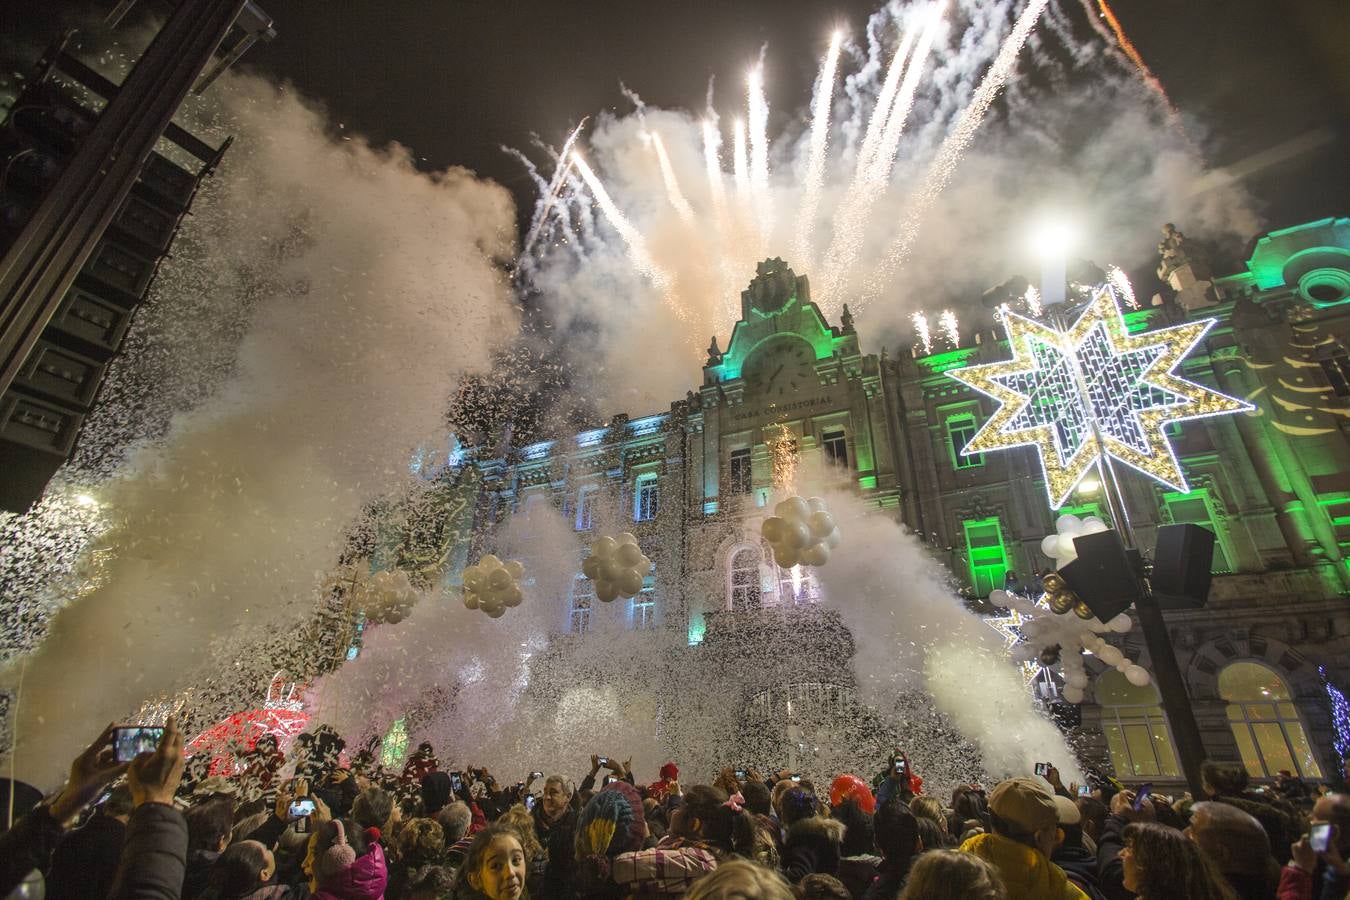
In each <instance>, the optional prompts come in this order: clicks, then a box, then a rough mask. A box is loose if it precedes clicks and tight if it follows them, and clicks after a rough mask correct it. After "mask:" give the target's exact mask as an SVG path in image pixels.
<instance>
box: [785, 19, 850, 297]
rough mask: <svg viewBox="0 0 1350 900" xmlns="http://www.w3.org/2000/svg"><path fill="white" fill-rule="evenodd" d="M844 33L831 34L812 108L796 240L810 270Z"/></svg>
mask: <svg viewBox="0 0 1350 900" xmlns="http://www.w3.org/2000/svg"><path fill="white" fill-rule="evenodd" d="M843 43H844V34H843V32H842V31H836V32H835V33H834V35H833V36H832V37H831V38H830V49H829V50H828V51H826V53H825V60H824V62H822V63H821V65H820V77H819V79H818V80H817V82H816V96H815V102H814V103H813V104H812V108H811V148H810V156H809V157H808V158H807V161H806V176H805V178H804V179H803V181H804V183H805V187H806V190H805V193H804V194H803V195H802V205H801V208H800V209H799V210H798V212H797V236H796V239H795V240H794V241H793V242H792V246H793V251H792V254H793V257H794V258H795V259H798V260H801V262H799V263H798V265H800V266H803V267H804V268H805V269H806V270H807V271H810V269H811V263H812V259H811V254H812V247H811V231H812V226H814V225H815V221H816V208H817V207H818V206H819V205H820V194H821V191H822V190H823V189H824V187H825V151H826V149H827V147H828V144H829V139H830V105H831V102H832V101H833V100H834V79H835V73H836V72H837V71H838V69H839V49H840V47H842V46H843Z"/></svg>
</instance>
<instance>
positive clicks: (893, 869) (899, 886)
mask: <svg viewBox="0 0 1350 900" xmlns="http://www.w3.org/2000/svg"><path fill="white" fill-rule="evenodd" d="M915 859H916V857H914V856H906V857H905V858H904V859H900V860H897V861H895V862H894V863H892V862H891V861H890V860H886V859H883V860H882V861H881V865H879V866H877V877H876V879H875V880H873V882H872V883H871V884H869V885H868V886H867V890H866V891H864V892H863V895H862V896H863V900H895V898H896V897H898V896H900V891H901V890H903V889H904V887H905V879H906V878H908V877H909V867H910V866H911V865H913V863H914V860H915Z"/></svg>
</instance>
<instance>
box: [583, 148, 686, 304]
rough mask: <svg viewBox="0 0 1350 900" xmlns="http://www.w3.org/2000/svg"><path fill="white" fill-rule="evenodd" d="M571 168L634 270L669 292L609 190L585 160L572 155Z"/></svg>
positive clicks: (662, 274) (642, 241)
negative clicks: (625, 250) (619, 240)
mask: <svg viewBox="0 0 1350 900" xmlns="http://www.w3.org/2000/svg"><path fill="white" fill-rule="evenodd" d="M572 165H573V166H575V167H576V170H577V171H578V172H580V173H581V178H582V180H583V181H585V182H586V187H587V189H589V190H590V192H591V196H592V197H594V198H595V202H596V203H597V204H599V206H600V210H601V211H602V212H603V213H604V214H605V218H607V219H609V223H610V224H611V225H613V226H614V230H615V231H617V232H618V233H619V237H621V238H623V241H624V243H625V244H627V245H628V256H629V258H630V259H631V260H632V261H633V267H634V268H635V269H637V270H638V271H639V272H641V273H642V274H643V275H646V276H647V277H648V278H650V279H651V281H652V283H653V284H655V285H656V286H657V287H659V288H663V289H666V290H667V291H668V289H669V286H670V277H669V276H668V275H666V273H665V272H663V271H662V270H661V269H660V268H659V267H658V266H657V265H656V263H655V261H653V259H652V255H651V253H650V252H649V251H648V249H647V240H646V238H644V237H643V236H642V233H641V232H639V231H638V230H637V228H635V227H634V226H633V223H632V222H630V221H629V220H628V217H627V216H625V215H624V214H623V211H622V210H620V209H619V207H618V206H616V205H615V203H614V200H613V198H611V197H610V196H609V191H607V190H606V189H605V186H604V185H603V184H601V183H600V179H599V178H597V177H596V175H595V173H594V172H593V171H591V167H590V166H589V165H587V164H586V160H585V159H583V158H582V156H581V154H579V153H574V154H572Z"/></svg>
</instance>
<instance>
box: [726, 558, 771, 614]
mask: <svg viewBox="0 0 1350 900" xmlns="http://www.w3.org/2000/svg"><path fill="white" fill-rule="evenodd" d="M762 559H763V557H762V556H761V553H760V549H759V548H758V547H742V548H741V549H739V550H737V551H736V552H734V553H733V554H731V564H730V565H731V572H730V579H729V581H728V596H727V600H728V603H729V605H730V606H731V608H732V609H759V608H760V606H761V605H762V602H763V598H762V597H761V595H760V591H761V587H760V583H759V564H760V561H761V560H762Z"/></svg>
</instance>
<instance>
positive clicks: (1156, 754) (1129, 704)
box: [1096, 669, 1181, 778]
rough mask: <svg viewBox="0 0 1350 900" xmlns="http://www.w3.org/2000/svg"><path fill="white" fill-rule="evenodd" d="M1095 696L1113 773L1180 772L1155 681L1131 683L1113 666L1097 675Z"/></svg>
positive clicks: (1135, 775)
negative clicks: (1138, 683) (1113, 765)
mask: <svg viewBox="0 0 1350 900" xmlns="http://www.w3.org/2000/svg"><path fill="white" fill-rule="evenodd" d="M1096 696H1097V703H1098V705H1100V706H1101V708H1102V731H1103V732H1104V733H1105V735H1106V746H1107V748H1108V749H1109V750H1110V751H1111V762H1112V763H1114V764H1115V767H1116V774H1118V775H1120V776H1121V777H1123V778H1130V777H1151V776H1169V775H1172V776H1175V775H1180V774H1181V773H1180V770H1179V769H1178V768H1177V757H1176V754H1175V753H1173V751H1172V735H1171V733H1170V732H1169V731H1168V730H1167V719H1166V717H1164V716H1163V711H1162V706H1161V705H1160V704H1159V697H1158V689H1157V688H1156V687H1155V686H1154V685H1152V684H1146V685H1143V686H1142V687H1141V686H1138V685H1133V684H1130V683H1129V681H1127V680H1126V679H1125V676H1124V675H1123V674H1121V673H1120V672H1118V671H1116V670H1114V669H1112V670H1111V671H1109V672H1106V673H1104V674H1103V675H1102V676H1101V677H1100V678H1098V679H1097V687H1096Z"/></svg>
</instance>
